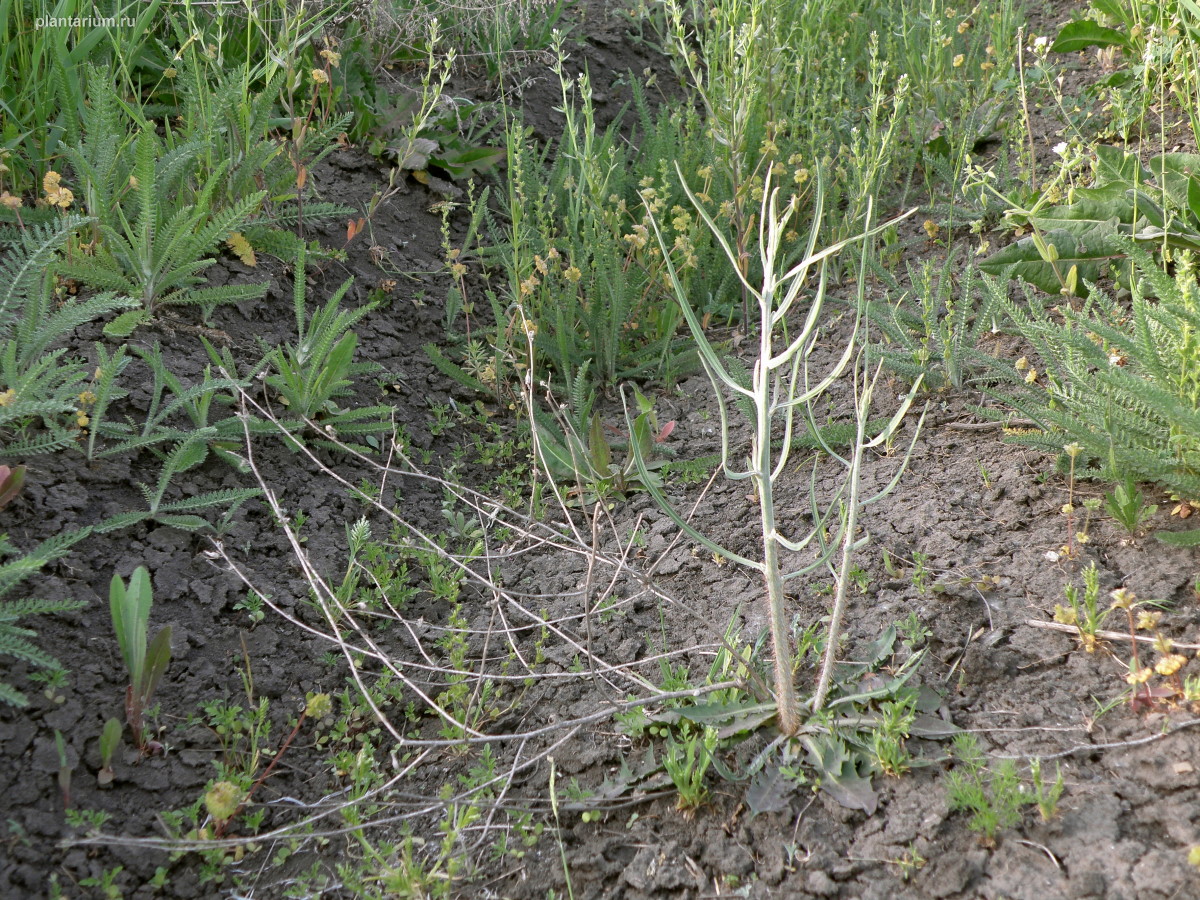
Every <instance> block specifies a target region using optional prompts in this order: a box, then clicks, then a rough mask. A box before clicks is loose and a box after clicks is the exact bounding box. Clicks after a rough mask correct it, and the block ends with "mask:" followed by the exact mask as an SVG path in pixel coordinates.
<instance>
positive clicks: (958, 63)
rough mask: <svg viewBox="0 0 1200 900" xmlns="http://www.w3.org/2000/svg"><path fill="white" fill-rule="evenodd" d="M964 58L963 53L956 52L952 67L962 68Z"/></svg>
mask: <svg viewBox="0 0 1200 900" xmlns="http://www.w3.org/2000/svg"><path fill="white" fill-rule="evenodd" d="M966 59H967V58H966V57H965V56H963V54H961V53H960V54H958V56H956V57H954V68H956V69H960V68H962V64H963V63H964V62H966Z"/></svg>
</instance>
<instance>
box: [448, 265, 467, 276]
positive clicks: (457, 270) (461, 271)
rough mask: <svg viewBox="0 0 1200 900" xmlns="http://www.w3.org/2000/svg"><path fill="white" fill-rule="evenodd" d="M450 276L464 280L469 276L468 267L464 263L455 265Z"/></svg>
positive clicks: (451, 268)
mask: <svg viewBox="0 0 1200 900" xmlns="http://www.w3.org/2000/svg"><path fill="white" fill-rule="evenodd" d="M450 274H451V275H453V276H454V277H455V278H462V277H463V276H464V275H466V274H467V267H466V266H465V265H463V264H462V263H455V264H454V265H452V266H451V267H450Z"/></svg>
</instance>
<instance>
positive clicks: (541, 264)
mask: <svg viewBox="0 0 1200 900" xmlns="http://www.w3.org/2000/svg"><path fill="white" fill-rule="evenodd" d="M533 267H534V268H535V269H537V270H538V271H539V272H541V273H542V274H543V275H546V274H548V273H549V272H550V269H549V267H548V266H547V265H546V261H545V260H544V259H542V258H541V256H538V255H536V254H535V255H534V257H533Z"/></svg>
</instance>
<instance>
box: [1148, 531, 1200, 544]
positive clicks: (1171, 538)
mask: <svg viewBox="0 0 1200 900" xmlns="http://www.w3.org/2000/svg"><path fill="white" fill-rule="evenodd" d="M1154 536H1155V537H1156V538H1158V539H1159V540H1160V541H1162V542H1163V543H1164V544H1170V545H1171V546H1172V547H1200V528H1194V529H1192V530H1190V531H1156V532H1155V533H1154Z"/></svg>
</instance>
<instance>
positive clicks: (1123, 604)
mask: <svg viewBox="0 0 1200 900" xmlns="http://www.w3.org/2000/svg"><path fill="white" fill-rule="evenodd" d="M1109 596H1110V597H1112V601H1113V602H1112V608H1113V609H1132V608H1133V604H1134V602H1135V601H1136V600H1137V595H1136V594H1135V593H1134V592H1133V591H1131V590H1129V589H1128V588H1123V587H1122V588H1117V589H1116V590H1115V591H1113V592H1112V593H1111V594H1109Z"/></svg>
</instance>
